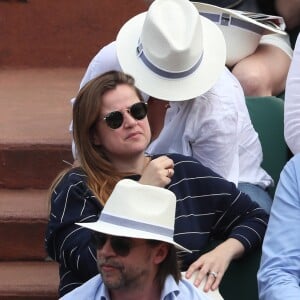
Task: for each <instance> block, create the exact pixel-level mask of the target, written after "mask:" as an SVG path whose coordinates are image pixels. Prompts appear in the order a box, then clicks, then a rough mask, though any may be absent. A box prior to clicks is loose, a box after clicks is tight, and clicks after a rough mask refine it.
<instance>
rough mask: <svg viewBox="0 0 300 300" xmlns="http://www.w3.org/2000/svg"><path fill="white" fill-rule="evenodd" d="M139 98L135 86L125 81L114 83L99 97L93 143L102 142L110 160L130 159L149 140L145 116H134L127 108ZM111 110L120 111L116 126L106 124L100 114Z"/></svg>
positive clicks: (137, 153) (106, 113)
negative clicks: (100, 105)
mask: <svg viewBox="0 0 300 300" xmlns="http://www.w3.org/2000/svg"><path fill="white" fill-rule="evenodd" d="M139 102H140V99H139V98H138V96H137V94H136V92H135V90H134V89H133V88H132V87H130V86H129V85H126V84H120V85H118V86H117V87H116V88H115V89H113V90H110V91H108V92H106V93H105V94H104V95H103V97H102V108H101V110H100V112H99V121H98V123H97V126H96V133H95V135H94V143H95V144H96V145H101V146H102V148H103V150H104V151H105V153H106V155H107V156H108V158H109V159H110V160H111V162H112V163H113V162H115V161H118V160H120V159H126V158H128V159H129V158H130V159H132V158H133V156H134V155H140V154H143V155H144V151H145V149H146V148H147V146H148V144H149V142H150V138H151V134H150V127H149V123H148V119H147V116H146V117H145V118H143V119H141V120H136V119H135V118H134V117H133V116H132V115H131V114H130V113H129V112H128V111H127V109H128V108H130V107H131V106H132V105H133V104H135V103H139ZM113 111H120V112H121V113H122V115H123V123H122V124H121V126H120V127H119V128H117V129H112V128H110V127H109V126H108V125H107V124H106V121H105V120H104V117H105V116H107V115H108V114H109V113H111V112H113Z"/></svg>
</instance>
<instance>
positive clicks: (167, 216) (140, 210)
mask: <svg viewBox="0 0 300 300" xmlns="http://www.w3.org/2000/svg"><path fill="white" fill-rule="evenodd" d="M175 208H176V197H175V195H174V194H173V193H172V192H171V191H169V190H167V189H163V188H159V187H154V186H149V185H143V184H140V183H137V182H135V181H133V180H129V179H124V180H121V181H119V182H118V184H117V185H116V187H115V189H114V190H113V192H112V194H111V196H110V197H109V199H108V201H107V202H106V204H105V206H104V208H103V211H102V213H101V215H100V218H99V219H98V221H97V222H91V223H78V225H80V226H82V227H86V228H89V229H91V230H93V231H95V234H94V240H95V244H96V247H97V264H98V269H99V272H100V276H99V275H96V276H95V277H93V278H91V279H90V280H89V281H87V282H86V283H84V284H83V285H82V286H80V287H78V288H77V289H75V290H73V291H72V292H70V293H68V294H66V295H65V296H64V297H63V298H61V299H64V300H67V299H101V300H115V299H122V300H126V299H131V300H134V299H138V300H155V299H163V300H169V299H170V300H171V299H196V300H197V299H200V300H208V299H209V298H208V297H207V296H206V295H205V293H204V292H201V291H200V290H198V289H196V288H195V287H194V286H193V285H192V283H190V282H189V281H187V280H186V279H182V278H181V273H180V269H179V264H178V260H177V255H176V248H178V249H181V250H184V251H188V252H190V251H189V250H188V249H186V248H184V247H182V246H180V245H179V244H177V243H176V242H174V240H173V232H174V222H175ZM211 276H212V278H213V276H214V274H211V275H208V280H210V277H211Z"/></svg>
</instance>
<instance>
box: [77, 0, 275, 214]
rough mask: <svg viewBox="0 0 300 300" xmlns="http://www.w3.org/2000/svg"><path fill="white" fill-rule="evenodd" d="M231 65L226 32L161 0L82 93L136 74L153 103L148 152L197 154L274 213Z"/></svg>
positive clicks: (97, 67)
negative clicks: (111, 77) (108, 77)
mask: <svg viewBox="0 0 300 300" xmlns="http://www.w3.org/2000/svg"><path fill="white" fill-rule="evenodd" d="M225 59H226V44H225V40H224V37H223V34H222V33H221V31H220V29H219V28H218V26H217V25H216V24H214V23H213V22H212V21H210V20H209V19H207V18H205V17H203V16H201V15H199V13H198V11H197V9H196V7H195V6H194V5H193V4H192V3H191V2H189V1H188V0H156V1H154V2H153V3H152V4H151V6H150V7H149V10H148V11H147V12H144V13H142V14H139V15H137V16H135V17H133V18H132V19H130V20H129V21H128V22H126V23H125V24H124V25H123V27H122V28H121V30H120V31H119V34H118V36H117V39H116V41H115V42H112V43H110V44H109V45H107V46H105V47H104V48H102V49H101V50H100V52H99V53H98V54H97V55H96V56H95V57H94V59H93V60H92V61H91V63H90V65H89V67H88V69H87V71H86V74H85V75H84V77H83V79H82V82H81V87H82V86H83V85H85V83H87V82H88V81H89V80H91V79H92V78H95V77H96V76H97V75H100V74H102V73H104V72H106V71H108V70H112V69H114V70H123V71H125V72H126V73H129V74H130V75H132V76H133V77H134V78H135V80H136V85H137V87H138V88H139V89H140V90H141V91H142V92H144V93H145V100H148V120H149V123H150V126H151V132H152V142H151V143H150V145H149V147H148V149H147V150H148V152H149V153H150V154H157V153H158V154H159V153H168V152H177V153H181V154H184V155H188V156H193V157H195V158H196V159H197V160H199V161H200V162H201V163H202V164H204V165H205V166H207V167H209V168H210V169H212V170H213V171H214V172H216V173H218V174H219V175H221V176H223V177H224V178H226V179H227V180H229V181H231V182H234V183H235V184H236V185H238V187H239V189H240V190H241V191H243V192H245V193H246V194H248V195H249V196H250V197H251V199H252V200H253V201H256V202H257V203H259V204H260V206H261V207H263V208H264V209H265V210H266V211H267V212H268V211H270V207H271V203H272V200H271V197H270V196H269V194H268V192H267V188H268V187H269V186H270V185H272V183H273V181H272V178H271V177H270V176H269V175H268V174H267V173H266V172H265V171H264V170H263V169H262V168H261V162H262V148H261V144H260V141H259V139H258V135H257V133H256V132H255V130H254V128H253V125H252V123H251V120H250V116H249V113H248V110H247V107H246V104H245V96H244V94H243V90H242V88H241V85H240V83H239V82H238V80H237V79H236V78H235V77H234V76H233V75H232V74H231V72H230V71H229V70H228V69H227V68H226V67H225ZM147 95H150V96H151V97H150V98H149V96H147ZM73 153H74V154H75V151H73Z"/></svg>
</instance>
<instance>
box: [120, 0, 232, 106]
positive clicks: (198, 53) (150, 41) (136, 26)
mask: <svg viewBox="0 0 300 300" xmlns="http://www.w3.org/2000/svg"><path fill="white" fill-rule="evenodd" d="M116 43H117V56H118V59H119V62H120V65H121V67H122V70H123V71H124V72H126V73H128V74H130V75H132V76H133V77H134V78H135V80H136V86H137V88H139V89H140V90H142V91H143V92H145V93H146V94H148V95H150V96H152V97H155V98H158V99H161V100H171V101H181V100H189V99H193V98H195V97H197V96H200V95H202V94H203V93H205V92H206V91H208V90H209V89H210V88H211V87H212V86H213V85H214V84H215V82H216V81H217V79H218V78H219V76H220V74H221V73H222V71H223V69H224V66H225V57H226V45H225V41H224V37H223V35H222V32H221V31H220V29H219V28H218V26H216V25H215V24H214V23H213V22H211V21H210V20H208V19H207V18H205V17H202V16H200V15H199V13H198V11H197V9H196V7H195V6H194V5H193V4H192V3H191V2H190V1H188V0H155V1H154V2H153V3H152V4H151V5H150V7H149V9H148V11H147V12H144V13H141V14H139V15H137V16H135V17H133V18H131V19H130V20H129V21H127V22H126V23H125V24H124V25H123V26H122V28H121V29H120V31H119V33H118V35H117V39H116Z"/></svg>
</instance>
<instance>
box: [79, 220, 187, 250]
mask: <svg viewBox="0 0 300 300" xmlns="http://www.w3.org/2000/svg"><path fill="white" fill-rule="evenodd" d="M76 225H79V226H81V227H85V228H88V229H91V230H93V231H97V232H102V233H105V234H108V235H114V236H122V237H129V238H137V239H147V240H157V241H162V242H166V243H169V244H172V245H174V246H175V247H176V248H178V249H179V250H183V251H185V252H188V253H192V251H191V250H189V249H187V248H185V247H183V246H181V245H179V244H177V243H176V242H174V240H173V239H171V238H169V237H167V236H164V235H159V234H153V233H150V232H146V231H141V230H135V229H132V228H127V227H123V226H118V225H114V224H111V223H106V222H102V221H100V220H99V221H97V222H90V223H76Z"/></svg>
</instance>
